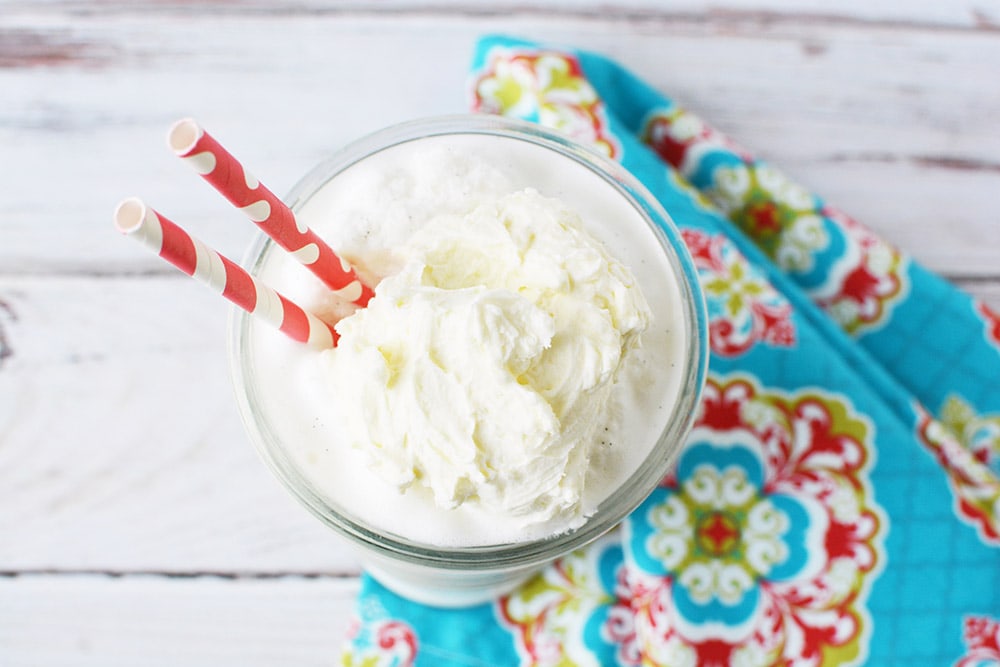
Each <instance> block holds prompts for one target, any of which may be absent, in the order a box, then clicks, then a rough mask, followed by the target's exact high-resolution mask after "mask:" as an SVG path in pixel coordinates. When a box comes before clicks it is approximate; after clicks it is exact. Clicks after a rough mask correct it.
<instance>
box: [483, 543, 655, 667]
mask: <svg viewBox="0 0 1000 667" xmlns="http://www.w3.org/2000/svg"><path fill="white" fill-rule="evenodd" d="M611 550H613V551H611ZM609 552H610V553H616V554H617V565H615V566H614V573H613V574H606V575H605V576H607V581H605V580H604V579H603V578H602V573H601V565H600V563H601V561H602V558H603V557H604V556H605V555H607V554H608V553H609ZM611 562H612V563H614V562H615V559H612V561H611ZM622 569H623V568H622V567H621V551H620V549H619V548H618V537H617V533H612V535H609V536H606V537H604V538H602V539H601V540H598V541H597V542H595V543H593V544H592V545H590V546H589V547H588V548H587V549H585V550H581V551H576V552H573V553H571V554H569V555H568V556H565V557H563V558H560V559H559V560H557V561H556V562H555V563H553V564H552V565H550V566H548V567H546V568H545V569H544V570H542V572H540V573H539V574H538V575H536V576H535V577H533V578H532V579H530V580H529V581H528V582H526V583H525V584H523V585H522V586H521V587H520V588H518V589H517V590H515V591H514V592H513V593H511V594H510V595H508V596H506V597H503V598H501V599H500V600H499V601H498V603H497V605H496V610H497V615H498V617H499V618H500V620H501V622H502V623H503V625H504V626H506V627H507V628H508V630H510V632H511V634H512V635H513V637H514V645H515V647H516V649H517V652H518V654H519V655H520V656H521V664H522V665H524V666H525V667H527V666H529V665H531V666H533V667H536V666H537V667H541V666H543V665H565V666H566V667H571V666H573V665H589V664H593V653H592V650H593V648H594V647H592V646H588V645H587V642H586V640H584V641H581V638H584V636H585V634H586V632H585V628H586V626H587V624H588V622H589V620H590V618H591V617H592V616H593V615H594V614H596V613H600V612H601V611H602V610H605V609H608V608H609V605H614V604H616V599H620V597H621V595H622V590H621V586H620V585H616V584H615V581H616V580H618V581H620V580H621V578H622ZM612 588H615V590H614V592H612V591H611V589H612ZM602 631H603V635H604V636H603V638H602V639H603V641H605V642H607V643H609V644H612V642H613V643H614V644H613V645H615V651H616V652H617V654H618V656H619V658H620V661H621V663H622V664H623V665H631V664H637V663H633V662H628V656H630V655H635V654H637V651H636V648H635V634H634V631H633V630H632V619H631V614H630V613H623V610H622V609H617V610H613V614H612V616H611V617H610V618H609V619H608V621H607V623H606V624H605V625H604V626H603V627H602Z"/></svg>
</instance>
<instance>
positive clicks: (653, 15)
mask: <svg viewBox="0 0 1000 667" xmlns="http://www.w3.org/2000/svg"><path fill="white" fill-rule="evenodd" d="M8 5H10V6H11V7H12V8H15V7H19V8H21V9H24V8H25V5H27V8H30V9H32V10H35V11H37V10H38V7H39V5H42V6H44V7H45V9H46V10H49V11H58V12H65V13H73V14H89V13H94V12H98V11H99V12H102V13H108V12H130V13H131V12H136V11H142V12H150V11H153V12H158V13H161V14H191V13H197V14H204V13H206V12H217V13H226V14H234V13H248V12H249V13H253V12H259V13H266V14H269V15H282V14H310V15H317V14H348V15H359V14H361V15H364V14H368V15H371V14H375V15H386V14H396V15H398V14H404V13H419V14H422V15H475V16H509V15H512V14H522V15H523V14H529V15H552V14H560V15H563V16H567V15H569V16H577V17H589V18H592V19H598V20H618V21H623V20H624V21H642V20H650V19H663V18H670V19H671V20H680V19H685V20H690V21H706V20H707V21H715V22H722V21H723V20H729V21H745V20H758V21H767V22H778V21H789V20H794V21H799V22H801V21H804V20H811V21H816V22H851V23H864V22H882V23H895V24H901V25H905V26H910V25H933V26H938V27H942V28H965V29H979V30H989V29H994V28H995V27H996V26H997V23H1000V7H997V5H996V4H995V3H991V2H988V1H986V2H982V1H980V2H977V1H975V0H965V1H963V2H947V3H943V2H923V1H922V2H895V3H893V2H879V3H873V2H867V1H866V0H841V1H840V2H837V3H830V2H827V1H826V0H796V2H794V3H789V2H787V1H786V0H724V1H722V2H713V3H712V4H711V5H710V6H707V7H706V5H705V3H704V2H702V1H701V0H672V1H671V2H669V3H665V2H663V0H623V1H618V2H613V3H609V2H607V0H543V1H540V2H523V1H518V0H513V1H512V0H502V1H497V0H437V1H436V2H425V1H421V0H369V1H367V2H365V1H361V2H344V1H337V2H329V1H328V0H298V1H297V2H294V3H274V2H267V0H236V1H234V0H208V1H205V2H199V3H198V4H197V6H196V7H195V6H193V5H190V4H188V3H183V2H178V3H162V2H148V1H147V2H129V1H128V0H102V2H101V3H100V5H98V6H95V4H94V3H93V2H89V1H88V0H8Z"/></svg>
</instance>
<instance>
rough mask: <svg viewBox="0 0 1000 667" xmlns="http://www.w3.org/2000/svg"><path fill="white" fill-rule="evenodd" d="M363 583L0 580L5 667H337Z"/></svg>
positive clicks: (0, 647)
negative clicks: (160, 666)
mask: <svg viewBox="0 0 1000 667" xmlns="http://www.w3.org/2000/svg"><path fill="white" fill-rule="evenodd" d="M357 585H358V584H357V580H356V579H327V578H324V579H297V578H287V579H274V580H254V579H250V580H236V581H229V580H220V579H213V578H199V579H168V578H165V577H125V578H108V577H103V576H20V577H15V578H6V579H4V578H0V600H3V603H2V604H0V663H2V664H4V665H6V666H7V667H26V666H28V665H46V666H47V667H56V666H61V665H74V666H77V667H82V666H85V665H95V666H96V665H100V666H101V667H111V666H114V665H149V666H151V667H152V666H155V665H163V666H165V667H166V666H169V667H174V666H176V665H192V666H195V665H212V666H224V665H234V666H235V665H239V666H240V667H251V666H253V665H332V664H335V663H336V662H337V660H336V658H337V656H338V654H339V651H340V648H341V646H342V644H343V641H344V638H345V637H346V633H347V630H348V627H349V625H350V617H351V610H352V605H353V598H354V596H355V595H356V592H357Z"/></svg>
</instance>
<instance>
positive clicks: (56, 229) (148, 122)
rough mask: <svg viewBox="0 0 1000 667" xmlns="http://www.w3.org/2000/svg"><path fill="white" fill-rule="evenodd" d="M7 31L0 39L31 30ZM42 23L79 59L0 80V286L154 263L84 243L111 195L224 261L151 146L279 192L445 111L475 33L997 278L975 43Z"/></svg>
mask: <svg viewBox="0 0 1000 667" xmlns="http://www.w3.org/2000/svg"><path fill="white" fill-rule="evenodd" d="M12 16H13V18H11V17H10V16H8V18H7V19H6V20H7V23H8V25H7V26H5V28H6V29H7V30H11V29H15V28H17V29H21V30H25V29H30V28H31V25H30V24H32V23H35V24H37V23H38V21H39V19H38V17H37V16H35V15H34V14H28V15H19V14H16V13H15V14H13V15H12ZM45 18H46V30H48V31H56V32H59V31H62V33H60V34H62V37H61V38H60V39H61V40H62V41H61V42H60V44H63V45H65V44H67V43H72V44H78V45H90V46H91V47H92V48H90V50H87V48H83V47H82V46H81V47H80V49H81V55H80V56H79V58H78V59H70V60H69V61H60V62H61V64H59V65H52V66H40V67H13V68H7V69H2V70H0V87H2V89H3V90H7V91H15V94H14V95H13V96H12V97H11V99H10V100H9V101H8V103H7V105H6V106H7V110H6V112H5V113H4V116H3V119H2V122H0V145H3V146H5V152H6V153H7V155H8V156H9V159H7V160H5V161H4V162H3V165H2V166H0V179H2V180H3V182H5V183H7V184H8V187H9V188H10V191H11V192H15V193H17V195H16V197H5V198H4V199H3V200H2V201H0V216H2V219H4V220H5V242H4V244H3V245H2V246H0V270H3V271H7V272H20V273H28V272H32V273H34V272H86V271H94V270H100V271H104V272H131V271H137V270H139V271H156V270H159V267H157V262H156V261H155V260H154V259H153V258H146V257H140V256H137V255H136V254H135V252H134V250H135V249H134V248H131V247H129V246H128V245H127V244H123V243H120V242H119V240H118V239H116V238H114V237H113V235H111V234H107V233H104V225H105V221H106V220H107V219H108V216H109V215H110V211H111V209H112V208H113V206H114V204H115V202H116V201H117V200H118V199H120V198H122V197H124V196H127V195H131V194H140V195H142V196H144V197H146V198H147V199H148V200H149V201H150V202H151V203H153V204H154V205H157V206H159V207H160V208H162V209H163V210H164V212H165V213H167V214H168V215H172V216H173V217H175V218H176V219H177V220H178V221H180V222H182V223H185V224H191V225H193V226H194V227H195V228H197V229H199V230H205V231H204V232H203V233H204V235H205V236H206V237H207V239H208V240H209V241H211V242H213V243H215V244H216V245H218V246H219V247H220V249H221V250H222V251H223V252H227V253H229V254H235V255H237V256H238V255H239V253H240V252H241V251H242V248H243V247H245V245H246V243H247V239H248V238H249V235H250V231H249V229H248V228H247V225H246V224H245V222H244V221H243V220H242V219H240V217H239V216H238V215H237V214H235V213H234V212H233V211H230V210H228V208H227V207H226V206H225V205H224V203H223V202H220V201H219V199H218V197H217V196H216V195H215V194H214V193H211V192H208V191H207V188H205V187H204V186H203V184H200V183H197V182H195V180H196V179H193V178H192V177H191V175H190V174H188V173H187V172H186V171H185V170H184V168H183V167H182V165H179V164H176V161H175V160H174V158H172V156H170V155H169V154H168V153H167V152H166V150H165V148H164V147H163V134H164V132H165V128H166V127H168V126H169V124H170V122H171V121H172V120H174V119H176V118H178V117H181V116H184V115H194V116H196V117H198V118H199V119H200V120H201V121H202V122H203V123H204V124H205V125H206V126H207V127H209V128H210V129H211V130H213V131H214V133H215V134H216V135H217V136H219V137H220V139H222V140H223V141H224V143H226V144H227V145H228V146H229V147H230V149H231V150H233V152H234V153H236V154H237V155H238V156H239V157H241V159H243V160H244V162H246V163H247V164H248V165H249V166H250V167H251V169H252V170H253V171H255V172H256V173H257V175H258V176H259V177H260V178H261V179H262V180H263V181H264V182H265V183H267V184H268V185H269V187H271V188H272V189H273V190H275V191H277V192H285V191H287V190H288V189H289V188H290V186H291V185H292V184H293V183H294V181H295V180H296V178H297V177H298V175H300V174H302V173H304V172H305V171H306V170H307V169H308V168H309V167H310V166H311V165H312V164H314V163H315V162H317V161H318V160H319V159H320V158H321V157H322V156H324V155H326V154H328V153H329V152H331V151H333V150H335V149H336V148H337V147H339V146H341V145H343V144H344V143H345V142H347V141H349V140H350V139H352V138H354V137H356V136H358V135H360V134H362V133H365V132H368V131H371V130H373V129H375V128H377V127H381V126H384V125H387V124H391V123H393V122H397V121H400V120H404V119H407V118H411V117H415V116H422V115H431V114H437V113H446V112H459V111H462V110H464V109H465V88H464V85H465V77H466V69H467V63H468V61H469V58H470V53H471V50H472V45H473V43H474V40H475V38H476V36H477V35H480V34H482V33H483V32H485V31H487V30H500V31H505V32H512V33H517V34H524V35H527V36H534V37H540V38H546V39H548V40H550V41H552V42H556V43H570V44H584V45H586V46H588V47H589V48H592V49H595V50H598V51H602V52H605V53H608V54H610V55H612V56H614V57H616V58H618V59H619V60H620V61H621V62H623V63H624V64H626V65H628V66H630V67H632V68H633V69H635V71H636V72H637V73H638V74H639V75H641V76H643V77H645V78H647V79H648V80H649V81H651V82H652V83H653V84H654V85H655V86H657V87H658V88H660V89H662V90H664V91H666V92H668V93H669V94H671V95H673V96H674V97H675V98H676V99H677V100H678V101H680V102H682V103H684V104H686V105H687V106H689V107H690V108H691V109H692V110H694V111H696V112H698V113H700V114H701V115H703V116H704V117H706V118H707V119H709V120H710V121H712V122H713V123H715V124H716V125H717V126H719V127H720V128H721V129H723V130H724V131H726V132H728V133H729V134H731V135H732V136H733V137H734V138H736V139H737V140H738V141H739V142H741V143H742V144H744V145H745V146H747V147H749V148H752V149H754V150H755V151H756V152H758V154H760V155H761V156H762V157H764V158H766V159H768V160H769V161H771V162H772V163H773V164H775V165H777V166H779V167H781V168H783V169H784V170H785V171H786V172H788V173H789V174H790V175H791V176H793V177H794V178H796V179H798V180H800V181H801V182H803V183H804V184H805V185H807V186H809V187H811V188H814V189H815V190H817V191H819V192H820V193H822V194H823V195H824V196H825V197H826V198H827V199H828V200H829V201H831V202H833V203H836V204H837V205H839V206H840V207H841V208H842V209H844V210H846V211H848V212H849V213H851V214H852V215H854V216H855V217H857V218H858V219H860V220H862V221H863V222H865V223H866V224H868V225H869V226H871V227H873V228H875V229H876V230H878V231H880V232H881V233H883V234H884V235H885V236H886V237H888V238H889V239H890V240H891V241H893V242H894V243H896V244H898V245H900V246H902V247H904V248H906V249H907V250H908V251H910V252H911V253H912V254H914V255H915V256H916V257H917V258H918V259H920V260H921V261H923V262H925V263H926V264H927V265H928V266H929V267H930V268H932V269H934V270H937V271H941V272H943V273H945V274H947V275H950V276H958V277H961V276H977V277H978V276H983V275H988V274H990V273H991V271H993V270H994V268H995V267H996V265H997V264H998V263H1000V262H998V251H997V248H998V247H1000V243H998V242H1000V232H998V226H997V224H996V223H997V216H996V213H995V212H994V211H993V206H992V202H993V199H994V197H995V193H996V192H998V191H1000V162H998V161H997V157H996V156H997V155H1000V88H997V87H996V86H995V85H993V80H994V78H995V72H996V64H997V63H1000V33H996V32H995V31H990V30H975V29H971V28H970V29H964V30H950V31H942V30H937V29H932V28H925V27H922V26H917V27H913V28H906V29H901V28H899V27H897V26H891V27H886V26H883V25H882V24H879V23H877V22H876V23H864V24H863V25H861V26H854V25H843V24H841V23H838V22H833V23H830V22H827V21H816V20H803V22H802V23H796V22H795V21H792V20H786V21H762V20H759V19H758V20H752V19H745V20H742V21H733V20H725V21H719V22H716V21H711V20H702V21H690V20H689V21H682V20H678V21H675V20H672V19H669V18H664V19H661V20H659V21H652V20H647V21H637V22H625V23H622V22H620V21H618V20H616V19H614V18H613V17H612V18H608V19H606V20H597V19H581V18H576V17H574V16H572V15H571V16H570V17H569V18H554V17H552V16H542V17H531V18H519V17H518V16H517V15H516V14H515V16H513V17H512V18H495V19H484V18H477V17H475V16H473V17H471V18H470V17H468V16H466V15H460V16H457V17H456V16H451V15H440V14H432V15H430V16H425V15H423V14H422V13H420V12H415V13H412V14H410V13H407V14H404V15H403V16H398V15H396V14H393V13H386V14H384V15H378V16H373V15H370V14H362V15H355V14H352V13H332V14H326V13H319V14H318V15H313V14H311V13H309V12H308V11H303V12H302V13H292V14H279V15H277V16H273V15H267V16H261V15H259V14H256V13H251V14H248V15H245V14H225V13H218V14H213V13H208V14H206V15H204V16H202V15H199V16H197V17H191V16H187V15H185V16H184V18H183V20H182V19H181V18H178V17H172V16H171V15H169V14H166V15H149V14H144V13H141V12H127V11H124V10H120V11H119V12H117V13H112V14H111V15H110V16H107V15H104V14H92V13H84V14H82V15H79V14H72V13H67V14H65V15H63V14H56V15H54V16H51V15H46V17H45ZM11 24H13V25H11ZM331 45H335V47H334V46H331ZM54 48H56V50H59V49H60V48H63V47H62V46H58V45H57V46H56V47H54ZM74 48H76V47H74ZM88 48H89V47H88ZM94 54H114V55H113V57H110V58H108V57H105V55H94ZM278 54H280V56H281V57H278ZM412 54H420V57H419V59H418V60H416V61H414V59H413V55H412ZM404 63H407V64H408V65H407V68H408V67H414V68H416V69H415V71H414V72H413V73H408V72H405V70H406V69H407V68H404V67H403V64H404ZM872 63H875V64H876V66H872ZM150 82H153V83H152V84H151V83H150ZM56 193H58V195H56ZM95 230H100V231H99V232H97V233H95ZM973 240H980V241H981V240H989V241H992V242H991V243H983V242H970V241H973ZM43 248H44V250H42V249H43Z"/></svg>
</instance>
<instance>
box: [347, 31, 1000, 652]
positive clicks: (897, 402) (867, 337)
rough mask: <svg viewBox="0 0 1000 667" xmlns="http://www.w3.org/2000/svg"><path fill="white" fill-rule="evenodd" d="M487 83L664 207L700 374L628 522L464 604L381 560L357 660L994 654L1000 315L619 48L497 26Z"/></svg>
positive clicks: (481, 81)
mask: <svg viewBox="0 0 1000 667" xmlns="http://www.w3.org/2000/svg"><path fill="white" fill-rule="evenodd" d="M471 84H472V85H471V88H472V100H473V106H474V109H475V110H477V111H480V112H485V113H496V114H504V115H508V116H513V117H518V118H522V119H527V120H531V121H534V122H538V123H541V124H544V125H547V126H549V127H553V128H556V129H559V130H560V131H563V132H565V133H567V134H569V135H571V136H573V137H574V138H576V139H577V140H578V141H580V142H582V143H585V144H588V145H590V146H592V147H593V148H595V149H596V150H598V151H601V152H603V153H604V154H606V155H608V156H610V157H612V158H614V159H616V160H619V161H621V162H622V164H623V165H624V166H625V167H626V168H628V169H629V170H630V171H631V172H632V173H633V174H635V175H636V176H637V177H638V178H639V179H640V180H642V181H643V183H644V184H645V185H646V187H647V188H648V189H649V190H650V191H651V192H652V193H653V194H654V195H655V196H656V197H657V198H658V199H659V200H660V202H661V203H662V204H663V205H664V207H665V208H666V210H667V211H668V212H669V213H670V215H671V217H672V218H673V220H674V222H675V223H676V224H677V226H678V227H679V228H680V229H681V233H682V237H683V240H684V243H685V244H686V245H687V247H688V250H689V251H690V253H691V255H692V257H693V258H694V261H695V265H696V267H697V269H698V276H699V280H700V281H701V285H702V288H703V291H704V293H705V297H706V305H707V310H708V317H709V330H710V349H711V361H710V364H709V379H708V384H707V386H706V390H705V393H704V397H703V400H702V404H701V407H700V411H699V414H698V417H697V422H696V425H695V427H694V429H693V431H692V433H691V435H690V437H689V438H688V442H687V444H686V447H685V449H684V451H683V452H682V453H681V455H680V457H679V459H678V461H677V464H676V466H675V469H674V471H673V472H672V473H671V474H670V475H669V476H668V477H667V478H666V479H664V480H663V481H662V483H661V485H660V487H659V488H658V489H656V490H655V491H654V492H653V494H652V495H651V496H650V497H649V498H648V499H647V500H646V501H645V503H644V504H643V505H642V506H640V507H639V508H638V509H637V510H636V511H635V512H634V513H633V514H632V515H631V516H630V517H628V518H627V519H626V520H625V521H624V522H623V524H622V525H621V526H620V527H619V528H618V529H617V530H616V531H615V532H613V533H611V534H609V535H607V536H605V537H603V538H601V539H600V540H598V541H597V542H596V543H594V544H592V545H590V546H588V547H587V548H585V549H583V550H581V551H579V552H577V553H574V554H571V555H569V556H567V557H565V558H563V559H561V560H560V561H558V562H556V563H554V564H553V565H551V566H550V567H548V568H546V569H545V570H544V571H543V572H541V573H540V574H538V575H537V576H536V577H534V578H533V579H531V580H529V581H528V582H527V583H525V584H524V585H523V586H522V587H521V588H519V589H518V590H516V591H514V592H513V593H512V594H510V595H508V596H505V597H504V598H502V599H499V600H496V601H494V602H493V603H490V604H484V605H481V606H479V607H474V608H471V609H463V610H438V609H431V608H427V607H422V606H420V605H418V604H415V603H412V602H409V601H407V600H404V599H402V598H399V597H398V596H396V595H395V594H393V593H391V592H390V591H387V590H386V589H384V588H383V587H381V586H380V585H379V584H378V582H376V581H375V580H373V579H370V578H365V579H364V580H363V588H362V592H361V595H360V597H359V600H358V606H357V610H358V612H357V623H356V626H355V627H354V628H353V630H352V633H351V638H350V640H349V641H348V642H347V644H346V646H345V649H344V652H343V654H342V656H341V664H343V665H351V666H361V665H364V666H376V665H377V666H381V665H393V666H396V667H401V666H404V665H417V666H423V665H434V666H444V667H450V666H453V665H456V666H457V665H470V666H472V665H491V666H496V667H503V666H505V665H512V666H513V665H518V666H536V665H537V666H543V665H545V666H560V667H571V666H578V665H579V666H585V665H586V666H595V667H596V666H604V665H608V666H639V665H644V666H660V665H662V666H695V665H713V666H715V665H718V666H723V665H732V666H733V667H750V666H755V665H761V666H763V665H796V666H799V665H801V666H810V667H812V666H816V667H819V666H827V665H861V664H878V665H961V666H963V667H965V666H971V665H977V666H985V665H1000V630H998V628H1000V388H998V385H997V378H1000V317H998V316H997V314H996V313H993V312H991V311H990V310H989V309H988V308H986V307H985V306H983V305H982V304H978V303H976V302H975V301H973V300H972V299H970V298H969V297H967V296H965V295H964V294H962V293H960V292H958V291H957V290H955V289H954V288H952V287H951V286H950V285H947V284H946V283H944V282H943V281H941V280H940V279H939V278H937V277H936V276H934V275H932V274H930V273H929V272H927V271H925V270H924V269H923V268H921V267H920V266H919V265H918V264H916V263H915V262H913V261H912V260H911V259H910V258H909V257H908V256H907V255H906V254H905V253H904V252H902V251H900V250H899V249H896V248H893V247H892V246H890V245H889V244H888V243H886V242H885V241H883V240H882V239H880V238H879V237H878V236H877V235H876V234H874V233H873V232H872V231H871V230H870V229H868V228H867V227H864V226H863V225H862V224H860V223H859V222H857V221H855V220H854V219H852V218H851V217H849V216H848V215H846V214H845V213H843V212H841V211H840V210H838V209H836V208H834V207H832V206H831V205H829V204H827V203H825V202H823V201H822V200H821V199H820V198H819V197H818V196H816V195H814V194H813V193H811V192H809V191H807V190H805V189H804V188H802V187H800V186H798V185H796V184H795V183H794V182H793V181H792V180H791V179H790V178H788V177H787V176H786V175H784V174H782V173H781V172H780V171H779V170H777V169H775V168H773V167H771V166H769V165H766V164H764V163H762V162H760V161H758V160H756V159H755V158H754V157H753V155H752V154H751V153H749V152H748V151H746V150H744V149H742V148H740V147H739V146H737V145H736V143H735V142H733V141H732V140H731V139H729V138H728V137H725V136H724V135H722V134H720V133H719V132H717V131H716V130H714V129H713V128H712V127H710V126H709V125H708V124H707V123H705V122H704V121H703V120H701V119H699V118H698V117H696V116H695V115H694V114H692V113H690V112H688V111H687V110H684V109H682V108H681V107H679V106H677V105H676V104H675V103H674V102H673V101H671V100H669V99H668V98H666V97H664V96H663V95H662V94H660V93H659V92H658V91H655V90H653V89H651V88H649V87H648V86H646V85H645V84H644V83H643V82H642V81H640V80H638V79H637V78H635V77H634V76H633V75H632V74H631V73H629V72H628V71H626V70H624V69H622V68H621V67H619V66H618V65H616V64H615V63H613V62H612V61H610V60H607V59H606V58H604V57H602V56H599V55H596V54H591V53H586V52H570V51H565V50H557V49H550V48H546V47H543V46H539V45H536V44H531V43H527V42H522V41H518V40H513V39H507V38H502V37H490V38H486V39H484V40H482V41H481V42H480V44H479V45H478V48H477V51H476V54H475V58H474V63H473V71H472V76H471Z"/></svg>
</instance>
